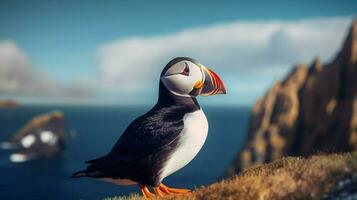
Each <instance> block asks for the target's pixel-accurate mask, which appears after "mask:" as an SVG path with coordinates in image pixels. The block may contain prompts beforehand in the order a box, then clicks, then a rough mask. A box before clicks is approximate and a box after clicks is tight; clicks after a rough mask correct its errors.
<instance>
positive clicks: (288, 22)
mask: <svg viewBox="0 0 357 200" xmlns="http://www.w3.org/2000/svg"><path fill="white" fill-rule="evenodd" d="M355 8H357V1H354V0H351V1H347V0H346V1H329V0H325V1H269V2H268V1H224V2H223V1H222V2H221V1H207V0H206V1H150V2H149V1H135V0H134V1H126V2H125V1H104V2H103V1H78V0H77V1H75V0H73V1H51V0H49V1H18V0H14V1H12V0H9V1H4V0H2V1H1V2H0V99H2V98H12V99H16V100H18V101H20V102H23V103H50V104H51V103H73V104H123V105H127V104H148V105H149V104H152V103H154V102H155V101H156V98H157V93H158V81H159V75H160V71H161V70H162V68H163V67H164V66H165V65H166V63H167V62H169V61H170V60H171V59H172V58H174V57H178V56H188V57H193V58H196V59H197V60H198V61H199V62H201V63H202V64H204V65H206V66H209V67H210V68H212V69H213V70H214V71H216V72H217V73H218V74H219V75H220V77H221V78H222V80H223V82H224V83H225V85H226V88H227V92H228V94H227V95H225V96H215V97H209V98H207V97H202V98H200V99H202V101H203V102H204V103H208V104H217V105H231V104H234V105H252V104H253V103H254V102H255V100H256V99H257V98H258V97H259V96H262V95H263V94H264V92H265V91H266V90H267V89H268V88H269V87H270V86H271V85H272V84H273V83H274V81H276V80H278V79H281V78H283V77H284V75H286V74H287V73H288V72H289V71H290V70H291V69H292V68H293V67H294V65H296V64H297V63H311V62H312V59H314V58H315V57H317V56H318V57H320V58H321V59H322V60H323V61H324V62H328V61H330V60H331V59H333V57H334V55H335V53H336V52H337V51H338V50H339V48H340V46H341V43H342V41H343V39H344V37H345V36H346V33H347V31H348V27H349V25H350V24H351V21H352V20H353V18H354V17H355V16H356V14H357V11H356V9H355Z"/></svg>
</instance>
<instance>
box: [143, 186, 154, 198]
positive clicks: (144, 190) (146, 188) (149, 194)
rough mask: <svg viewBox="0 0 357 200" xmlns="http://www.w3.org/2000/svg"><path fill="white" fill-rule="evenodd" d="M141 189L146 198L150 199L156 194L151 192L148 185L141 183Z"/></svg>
mask: <svg viewBox="0 0 357 200" xmlns="http://www.w3.org/2000/svg"><path fill="white" fill-rule="evenodd" d="M140 190H141V193H143V196H144V197H145V199H150V198H153V197H155V194H154V193H152V192H150V190H149V189H148V187H146V185H143V184H140Z"/></svg>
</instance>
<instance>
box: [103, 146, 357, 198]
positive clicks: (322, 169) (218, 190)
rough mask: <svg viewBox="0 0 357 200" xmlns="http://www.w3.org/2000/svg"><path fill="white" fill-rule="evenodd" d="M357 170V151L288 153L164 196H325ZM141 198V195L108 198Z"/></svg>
mask: <svg viewBox="0 0 357 200" xmlns="http://www.w3.org/2000/svg"><path fill="white" fill-rule="evenodd" d="M356 172H357V152H354V153H345V154H331V155H318V156H312V157H310V158H300V157H286V158H282V159H280V160H277V161H275V162H272V163H269V164H264V165H259V166H256V167H252V168H249V169H248V170H246V171H243V172H242V173H240V174H238V175H237V176H235V177H232V178H230V179H227V180H223V181H220V182H218V183H214V184H212V185H210V186H206V187H200V188H197V189H196V190H195V191H194V192H193V193H192V194H189V195H180V196H167V197H165V198H161V199H172V200H174V199H175V200H176V199H177V200H178V199H180V200H181V199H205V200H209V199H212V200H213V199H232V200H233V199H234V200H236V199H237V200H238V199H242V200H244V199H321V197H322V195H323V194H324V193H326V192H328V191H330V190H331V188H332V187H333V186H334V184H335V183H336V182H337V181H338V180H340V179H342V178H344V177H346V176H348V175H351V174H352V173H356ZM108 199H111V200H124V199H125V200H139V199H140V200H141V199H143V198H141V197H140V196H138V195H131V196H129V197H114V198H108Z"/></svg>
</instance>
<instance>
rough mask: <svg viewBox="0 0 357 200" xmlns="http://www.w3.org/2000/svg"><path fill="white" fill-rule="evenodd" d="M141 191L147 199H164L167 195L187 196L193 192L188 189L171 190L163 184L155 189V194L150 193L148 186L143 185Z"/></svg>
mask: <svg viewBox="0 0 357 200" xmlns="http://www.w3.org/2000/svg"><path fill="white" fill-rule="evenodd" d="M140 189H141V192H142V193H143V196H144V197H145V199H151V198H154V197H157V196H159V197H163V196H166V195H174V194H187V193H190V192H191V190H188V189H178V188H169V187H167V186H166V185H164V184H162V183H161V184H160V185H159V187H153V189H154V193H152V192H150V190H149V189H148V187H147V186H146V185H142V184H141V185H140Z"/></svg>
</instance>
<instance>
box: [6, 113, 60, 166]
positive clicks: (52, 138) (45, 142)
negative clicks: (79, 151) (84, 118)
mask: <svg viewBox="0 0 357 200" xmlns="http://www.w3.org/2000/svg"><path fill="white" fill-rule="evenodd" d="M2 146H3V147H5V148H6V147H12V148H15V149H16V153H13V154H11V155H10V160H11V161H12V162H24V161H28V160H33V159H38V158H48V157H53V156H55V155H58V154H60V153H61V152H62V151H63V149H64V115H63V113H61V112H59V111H54V112H51V113H48V114H44V115H40V116H37V117H34V118H33V119H32V120H31V121H30V122H28V123H27V124H26V125H25V126H24V127H23V128H21V129H20V130H19V131H18V132H17V133H16V134H15V135H14V136H13V137H12V138H11V139H10V141H9V142H8V143H5V144H2Z"/></svg>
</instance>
